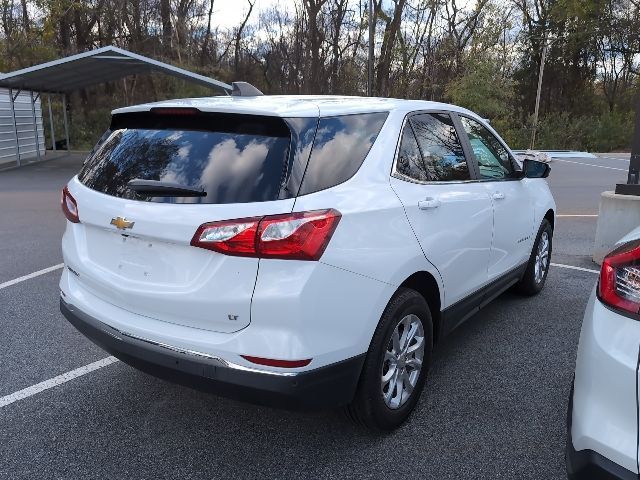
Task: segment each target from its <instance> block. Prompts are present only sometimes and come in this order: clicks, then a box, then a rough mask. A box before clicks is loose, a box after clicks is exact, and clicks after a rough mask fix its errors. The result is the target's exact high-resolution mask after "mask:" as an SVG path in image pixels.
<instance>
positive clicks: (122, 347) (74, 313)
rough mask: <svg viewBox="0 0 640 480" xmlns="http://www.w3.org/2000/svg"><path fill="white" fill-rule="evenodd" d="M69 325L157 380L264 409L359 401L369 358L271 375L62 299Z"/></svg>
mask: <svg viewBox="0 0 640 480" xmlns="http://www.w3.org/2000/svg"><path fill="white" fill-rule="evenodd" d="M60 311H61V312H62V314H63V315H64V316H65V317H66V318H67V320H68V321H69V322H70V323H71V324H72V325H73V326H74V327H76V328H77V329H78V330H79V331H80V332H81V333H82V334H83V335H85V336H86V337H87V338H88V339H89V340H91V341H92V342H93V343H95V344H96V345H98V346H100V347H101V348H103V349H104V350H106V351H107V352H109V353H110V354H111V355H113V356H115V357H117V358H118V359H120V360H122V361H123V362H125V363H127V364H129V365H131V366H133V367H135V368H137V369H139V370H141V371H143V372H146V373H149V374H151V375H153V376H156V377H159V378H162V379H165V380H169V381H171V382H174V383H178V384H181V385H185V386H188V387H191V388H196V389H198V390H203V391H206V392H211V393H215V394H218V395H222V396H226V397H230V398H234V399H239V400H244V401H248V402H251V403H256V404H260V405H268V406H274V407H283V408H291V409H320V408H332V407H338V406H342V405H346V404H347V403H349V402H350V401H351V400H352V399H353V397H354V395H355V390H356V386H357V383H358V379H359V377H360V371H361V370H362V364H363V362H364V355H359V356H357V357H353V358H350V359H348V360H344V361H342V362H338V363H334V364H332V365H328V366H325V367H321V368H317V369H315V370H309V371H305V372H281V371H278V372H270V371H264V370H258V369H251V368H247V367H244V366H241V365H236V364H233V363H231V362H228V361H226V360H224V359H222V358H219V357H215V356H213V355H208V354H204V353H200V352H195V351H188V350H184V349H181V348H176V347H174V346H171V345H166V344H161V343H158V342H153V341H150V340H147V339H142V338H138V337H135V336H132V335H130V334H127V333H124V332H121V331H119V330H117V329H114V328H112V327H110V326H109V325H106V324H105V323H103V322H101V321H99V320H97V319H96V318H94V317H92V316H90V315H88V314H86V313H84V312H83V311H81V310H79V309H78V308H76V307H74V306H73V305H70V304H68V303H66V302H65V301H64V300H63V299H62V298H61V299H60Z"/></svg>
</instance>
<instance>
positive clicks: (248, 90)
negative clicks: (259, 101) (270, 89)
mask: <svg viewBox="0 0 640 480" xmlns="http://www.w3.org/2000/svg"><path fill="white" fill-rule="evenodd" d="M231 86H232V88H233V89H232V90H231V95H232V96H234V97H260V96H262V95H264V93H262V92H261V91H260V90H258V89H257V88H256V87H254V86H253V85H251V84H250V83H247V82H233V83H232V84H231Z"/></svg>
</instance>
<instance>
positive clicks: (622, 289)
mask: <svg viewBox="0 0 640 480" xmlns="http://www.w3.org/2000/svg"><path fill="white" fill-rule="evenodd" d="M598 296H599V298H600V301H602V303H604V304H606V305H609V306H610V307H613V308H616V309H618V310H622V311H625V312H629V313H634V314H638V313H640V240H634V241H632V242H629V243H625V244H624V245H622V246H620V247H618V248H616V249H615V250H614V251H612V252H611V253H609V254H608V255H607V256H606V257H605V258H604V261H603V262H602V268H601V270H600V282H599V284H598Z"/></svg>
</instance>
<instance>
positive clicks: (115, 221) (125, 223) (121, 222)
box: [111, 217, 136, 230]
mask: <svg viewBox="0 0 640 480" xmlns="http://www.w3.org/2000/svg"><path fill="white" fill-rule="evenodd" d="M134 223H136V222H130V221H129V220H127V219H126V218H124V217H116V218H112V219H111V225H114V226H115V227H116V228H117V229H119V230H125V229H127V228H131V227H133V224H134Z"/></svg>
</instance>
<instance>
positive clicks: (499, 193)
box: [493, 192, 504, 200]
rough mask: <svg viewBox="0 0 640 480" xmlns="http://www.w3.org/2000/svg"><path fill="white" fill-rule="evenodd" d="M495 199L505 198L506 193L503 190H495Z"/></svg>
mask: <svg viewBox="0 0 640 480" xmlns="http://www.w3.org/2000/svg"><path fill="white" fill-rule="evenodd" d="M493 199H494V200H504V193H502V192H493Z"/></svg>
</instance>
